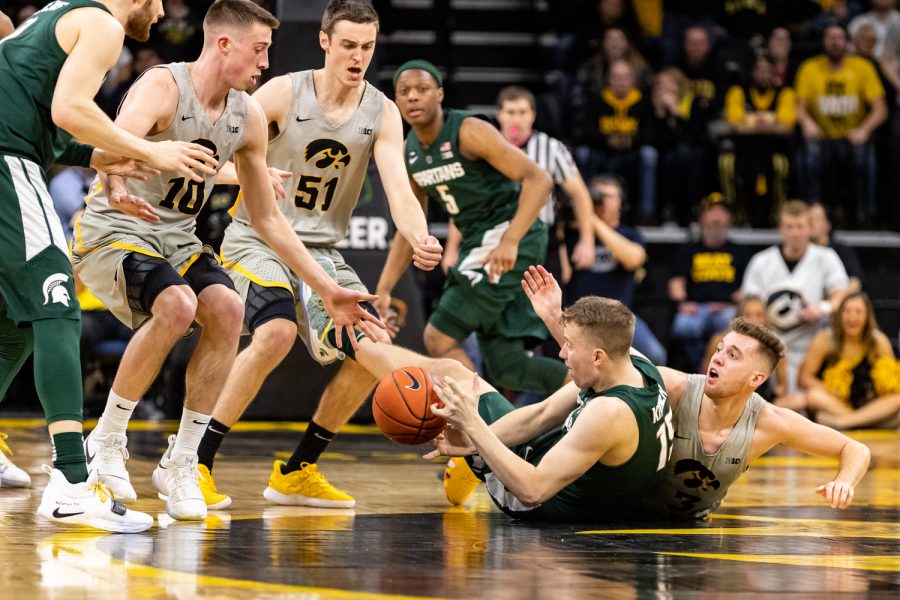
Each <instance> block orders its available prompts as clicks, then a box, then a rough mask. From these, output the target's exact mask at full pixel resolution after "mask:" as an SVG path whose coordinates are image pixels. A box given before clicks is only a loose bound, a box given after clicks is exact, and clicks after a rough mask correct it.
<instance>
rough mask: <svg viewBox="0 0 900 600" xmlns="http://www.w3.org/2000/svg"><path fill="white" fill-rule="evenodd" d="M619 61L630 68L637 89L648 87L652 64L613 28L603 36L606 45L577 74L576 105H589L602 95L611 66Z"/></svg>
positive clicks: (621, 33)
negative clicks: (622, 61) (589, 100)
mask: <svg viewBox="0 0 900 600" xmlns="http://www.w3.org/2000/svg"><path fill="white" fill-rule="evenodd" d="M617 60H624V61H625V62H627V63H628V64H630V65H631V69H632V71H633V72H634V77H635V82H636V85H637V87H638V88H640V89H645V88H646V87H647V85H648V84H649V82H650V76H651V75H652V73H651V71H650V65H648V64H647V61H646V60H644V57H643V56H641V53H640V52H638V51H637V49H635V47H634V46H632V44H631V42H629V41H628V36H626V35H625V32H624V31H622V30H621V29H619V28H617V27H612V28H610V29H607V30H606V33H604V34H603V45H602V46H601V47H600V48H599V49H598V50H597V52H595V53H594V54H592V55H591V56H589V57H588V59H587V60H586V61H584V63H582V64H581V66H580V67H578V70H577V71H576V72H575V81H574V86H573V90H572V94H573V99H572V102H573V104H576V105H577V104H581V103H583V102H587V100H588V98H591V97H593V96H597V95H599V94H601V93H603V88H604V87H606V86H607V85H608V83H609V67H610V65H611V64H612V63H614V62H615V61H617Z"/></svg>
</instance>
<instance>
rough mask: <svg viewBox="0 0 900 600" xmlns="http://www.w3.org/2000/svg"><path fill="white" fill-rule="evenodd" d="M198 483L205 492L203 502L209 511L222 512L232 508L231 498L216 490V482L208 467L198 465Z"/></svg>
mask: <svg viewBox="0 0 900 600" xmlns="http://www.w3.org/2000/svg"><path fill="white" fill-rule="evenodd" d="M197 483H199V484H200V491H201V492H203V500H204V502H206V509H207V510H222V509H223V508H228V507H229V506H231V496H226V495H225V494H220V493H219V490H218V489H217V488H216V480H215V479H213V476H212V473H210V472H209V469H208V468H207V467H206V465H197Z"/></svg>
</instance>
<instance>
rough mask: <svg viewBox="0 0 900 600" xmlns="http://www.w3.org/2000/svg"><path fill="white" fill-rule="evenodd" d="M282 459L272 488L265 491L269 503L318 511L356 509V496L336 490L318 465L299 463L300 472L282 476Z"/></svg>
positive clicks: (275, 467)
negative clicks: (307, 507)
mask: <svg viewBox="0 0 900 600" xmlns="http://www.w3.org/2000/svg"><path fill="white" fill-rule="evenodd" d="M284 464H285V462H284V461H283V460H276V461H275V463H274V464H273V465H272V474H271V475H270V476H269V487H267V488H266V491H264V492H263V496H265V498H266V500H268V501H269V502H272V503H274V504H283V505H286V506H316V507H319V508H353V507H354V506H356V500H354V499H353V496H351V495H349V494H347V493H345V492H342V491H341V490H339V489H337V488H336V487H334V486H333V485H331V484H330V483H328V480H327V479H325V476H324V475H322V474H321V473H319V469H318V467H317V466H316V465H314V464H310V463H300V470H299V471H291V472H290V473H287V474H283V473H282V472H281V467H282V466H283V465H284Z"/></svg>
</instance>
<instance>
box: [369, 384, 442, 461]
mask: <svg viewBox="0 0 900 600" xmlns="http://www.w3.org/2000/svg"><path fill="white" fill-rule="evenodd" d="M434 386H435V380H434V379H433V376H432V375H431V372H430V371H429V370H428V369H423V368H422V367H403V368H402V369H397V370H395V371H394V372H393V373H391V374H390V375H388V376H387V377H385V378H384V379H382V380H381V383H379V384H378V387H377V388H375V396H374V397H373V398H372V413H373V414H374V415H375V422H376V423H378V427H379V428H380V429H381V431H383V432H384V435H386V436H388V437H389V438H390V439H392V440H394V441H395V442H399V443H401V444H422V443H425V442H427V441H430V440H433V439H434V438H435V437H437V435H438V434H439V433H440V432H441V431H443V430H444V425H446V424H447V423H446V421H444V419H442V418H441V417H438V416H435V415H433V414H431V405H432V404H434V403H435V402H436V403H437V404H438V405H439V406H441V405H442V403H441V401H440V399H438V396H437V394H436V393H435V391H434Z"/></svg>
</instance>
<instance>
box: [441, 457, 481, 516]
mask: <svg viewBox="0 0 900 600" xmlns="http://www.w3.org/2000/svg"><path fill="white" fill-rule="evenodd" d="M479 483H481V480H480V479H478V478H477V477H475V473H473V472H472V469H471V468H469V464H468V463H467V462H466V459H465V458H462V457H453V458H451V459H450V460H448V461H447V466H446V467H445V468H444V493H445V494H446V495H447V500H448V501H449V502H450V504H452V505H454V506H458V505H460V504H462V503H463V502H465V501H466V498H468V497H469V496H471V495H472V492H474V491H475V488H477V487H478V484H479Z"/></svg>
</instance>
